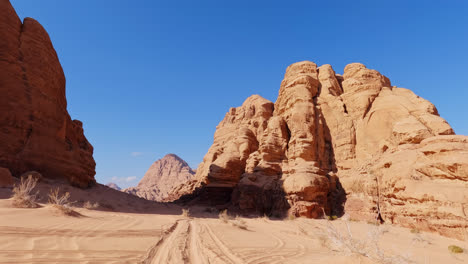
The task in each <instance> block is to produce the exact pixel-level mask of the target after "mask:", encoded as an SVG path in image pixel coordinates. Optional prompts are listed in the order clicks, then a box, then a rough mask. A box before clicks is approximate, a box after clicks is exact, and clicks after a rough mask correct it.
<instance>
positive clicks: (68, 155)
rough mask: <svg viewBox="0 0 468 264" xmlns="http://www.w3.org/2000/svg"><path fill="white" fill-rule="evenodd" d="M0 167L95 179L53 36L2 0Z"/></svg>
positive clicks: (77, 180)
mask: <svg viewBox="0 0 468 264" xmlns="http://www.w3.org/2000/svg"><path fill="white" fill-rule="evenodd" d="M0 94H1V96H0V113H1V114H0V167H4V168H7V169H9V170H10V172H11V174H12V175H13V176H20V175H21V174H22V173H24V172H26V171H32V170H33V171H37V172H40V173H41V174H42V175H43V176H44V177H49V178H65V179H67V180H68V181H69V182H70V183H71V184H74V185H77V186H80V187H87V186H89V185H90V184H93V183H94V182H95V180H94V175H95V162H94V159H93V147H92V146H91V144H90V143H89V142H88V141H87V140H86V138H85V136H84V134H83V126H82V123H81V122H80V121H78V120H72V119H71V118H70V115H69V114H68V112H67V100H66V98H65V76H64V73H63V70H62V67H61V65H60V62H59V59H58V57H57V54H56V52H55V49H54V47H53V45H52V42H51V41H50V38H49V35H48V34H47V32H46V31H45V30H44V28H43V27H42V26H41V25H40V24H39V23H38V22H37V21H36V20H34V19H32V18H25V19H24V21H23V23H21V20H20V19H19V17H18V15H17V14H16V12H15V10H14V9H13V7H12V6H11V4H10V2H9V1H8V0H0Z"/></svg>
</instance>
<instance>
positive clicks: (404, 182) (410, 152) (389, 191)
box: [173, 61, 468, 236]
mask: <svg viewBox="0 0 468 264" xmlns="http://www.w3.org/2000/svg"><path fill="white" fill-rule="evenodd" d="M467 140H468V137H466V136H455V135H454V132H453V130H452V128H451V127H450V125H449V124H448V123H447V122H446V121H445V120H444V119H443V118H441V117H440V116H439V115H438V112H437V109H436V108H435V107H434V105H432V104H431V103H430V102H428V101H426V100H424V99H422V98H420V97H419V96H417V95H415V94H414V93H412V92H411V91H410V90H407V89H404V88H397V87H394V86H392V85H391V83H390V80H389V79H388V78H387V77H385V76H383V75H382V74H380V73H379V72H377V71H375V70H371V69H367V68H366V67H365V66H364V65H362V64H360V63H352V64H349V65H347V66H346V67H345V69H344V74H343V75H338V74H336V73H335V72H334V70H333V69H332V67H331V66H330V65H322V66H321V67H317V66H316V64H315V63H313V62H308V61H304V62H298V63H295V64H293V65H291V66H289V67H288V68H287V70H286V74H285V77H284V80H283V82H282V83H281V88H280V91H279V95H278V99H277V101H276V102H275V103H274V104H273V103H272V102H270V101H268V100H266V99H264V98H261V97H260V96H258V95H254V96H251V97H249V98H248V99H247V100H246V101H245V102H244V104H243V105H242V106H240V107H237V108H231V110H230V111H229V112H228V113H227V114H226V116H225V118H224V119H223V121H221V123H220V124H219V125H218V126H217V130H216V133H215V136H214V143H213V145H212V147H211V148H210V150H209V151H208V153H207V154H206V156H205V158H204V159H203V162H202V163H201V164H200V167H199V169H198V170H197V175H196V179H195V180H193V181H191V182H190V183H189V184H187V185H185V186H182V187H179V188H178V189H174V190H173V191H174V193H173V195H174V196H180V195H183V194H190V193H192V194H191V195H185V196H182V198H181V200H180V201H185V200H186V199H187V198H190V199H193V198H194V197H196V198H197V199H199V200H203V199H204V200H209V201H210V203H212V204H213V203H214V204H223V203H226V199H219V200H218V198H219V197H222V195H220V192H224V193H225V194H227V195H228V196H229V199H228V200H227V201H228V202H230V204H231V206H235V207H237V208H238V209H240V210H241V211H244V212H257V213H261V214H264V213H266V214H273V215H281V214H284V213H286V211H287V212H288V213H289V214H294V215H296V216H307V217H321V216H322V214H323V212H325V213H327V214H332V215H340V214H342V213H343V209H344V210H345V211H346V212H349V214H351V215H352V217H353V218H357V219H369V220H370V219H379V220H383V221H389V222H394V223H399V224H401V225H404V226H412V227H413V226H418V228H421V229H427V230H433V231H434V230H436V231H439V232H441V233H443V234H448V235H450V236H457V235H456V232H457V231H455V230H458V229H460V230H461V229H463V228H467V227H468V221H467V217H466V215H467V210H468V208H466V204H467V199H468V188H467V187H468V179H467V175H468V172H467V167H468V157H467V153H468V145H467V143H466V142H467ZM346 194H347V195H346ZM202 198H203V199H202ZM346 200H347V202H346V204H344V201H346Z"/></svg>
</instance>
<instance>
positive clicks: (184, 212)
mask: <svg viewBox="0 0 468 264" xmlns="http://www.w3.org/2000/svg"><path fill="white" fill-rule="evenodd" d="M182 216H183V217H185V218H190V209H182Z"/></svg>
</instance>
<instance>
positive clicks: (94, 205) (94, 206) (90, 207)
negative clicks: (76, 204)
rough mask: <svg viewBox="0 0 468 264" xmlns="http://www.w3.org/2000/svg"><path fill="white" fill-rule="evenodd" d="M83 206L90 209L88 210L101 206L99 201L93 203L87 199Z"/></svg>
mask: <svg viewBox="0 0 468 264" xmlns="http://www.w3.org/2000/svg"><path fill="white" fill-rule="evenodd" d="M83 207H84V208H86V209H88V210H93V209H97V208H99V203H98V202H95V203H92V202H90V201H86V202H85V203H84V204H83Z"/></svg>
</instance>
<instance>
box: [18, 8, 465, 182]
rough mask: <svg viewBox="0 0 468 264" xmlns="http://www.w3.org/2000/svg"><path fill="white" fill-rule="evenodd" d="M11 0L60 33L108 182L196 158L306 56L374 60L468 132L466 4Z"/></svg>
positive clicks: (79, 107)
mask: <svg viewBox="0 0 468 264" xmlns="http://www.w3.org/2000/svg"><path fill="white" fill-rule="evenodd" d="M11 2H12V4H13V5H14V7H15V8H16V11H17V12H18V14H19V16H20V17H21V18H24V17H33V18H35V19H37V20H38V21H39V22H40V23H42V25H43V26H44V27H45V28H46V30H47V31H48V32H49V34H50V36H51V38H52V41H53V43H54V46H55V49H56V50H57V53H58V56H59V58H60V61H61V63H62V66H63V68H64V71H65V75H66V78H67V99H68V110H69V112H70V114H71V116H72V118H74V119H79V120H82V121H83V123H84V128H85V134H86V136H87V138H88V140H89V141H90V142H91V144H92V145H93V146H94V150H95V152H94V158H95V160H96V162H97V167H96V171H97V174H96V179H97V180H98V181H99V182H101V183H107V182H109V181H115V182H117V184H119V185H121V186H122V187H127V186H130V185H135V184H136V183H137V182H138V180H139V179H140V178H141V177H142V176H143V174H144V173H145V172H146V170H147V169H148V167H149V166H150V165H151V163H152V162H153V161H155V160H156V159H158V158H161V157H162V156H164V155H165V154H167V153H176V154H177V155H179V156H180V157H182V158H183V159H185V160H186V161H187V162H188V163H189V164H190V165H191V166H192V167H194V168H196V167H197V165H198V163H199V162H201V160H202V159H203V156H204V155H205V153H206V151H207V150H208V148H209V147H210V145H211V143H212V141H213V134H214V131H215V127H216V125H217V124H218V123H219V121H221V120H222V118H223V117H224V115H225V113H226V112H227V111H228V109H229V108H230V107H233V106H239V105H241V104H242V102H243V101H244V100H245V99H246V98H247V97H248V96H250V95H252V94H260V95H261V96H263V97H265V98H267V99H269V100H272V101H275V100H276V97H277V95H278V90H279V86H280V82H281V80H282V78H283V75H284V71H285V69H286V67H287V66H288V65H289V64H291V63H294V62H297V61H302V60H311V61H314V62H316V63H317V64H319V65H321V64H331V65H332V66H333V68H334V69H335V71H336V72H337V73H342V72H343V68H344V66H345V65H346V64H348V63H351V62H362V63H364V64H365V65H367V67H369V68H372V69H376V70H378V71H380V72H381V73H383V74H385V75H386V76H388V77H389V78H390V79H391V81H392V83H393V85H397V86H399V87H405V88H410V89H412V90H413V91H414V92H415V93H416V94H418V95H419V96H421V97H423V98H426V99H428V100H430V101H431V102H432V103H434V104H435V105H436V106H437V108H438V110H439V113H440V114H441V116H442V117H444V118H446V119H447V121H448V122H449V123H450V124H451V125H452V126H453V127H454V129H455V131H456V133H457V134H465V135H468V122H467V114H468V110H467V109H468V108H467V101H468V85H467V82H468V81H467V76H468V74H467V72H468V50H467V48H468V15H467V14H468V4H467V2H468V1H463V0H459V1H451V0H445V1H428V0H426V1H408V0H405V1H395V0H394V1H376V0H372V1H349V0H345V1H281V2H274V1H263V2H262V1H245V2H243V1H209V2H202V1H150V0H147V1H130V0H126V1H117V0H112V1H111V0H107V1H104V0H101V1H97V0H80V1H63V0H41V1H38V0H12V1H11ZM221 2H229V3H227V4H221ZM254 2H255V3H254ZM332 2H333V3H332ZM384 2H386V3H384ZM113 177H114V178H113ZM112 178H113V179H112Z"/></svg>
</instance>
